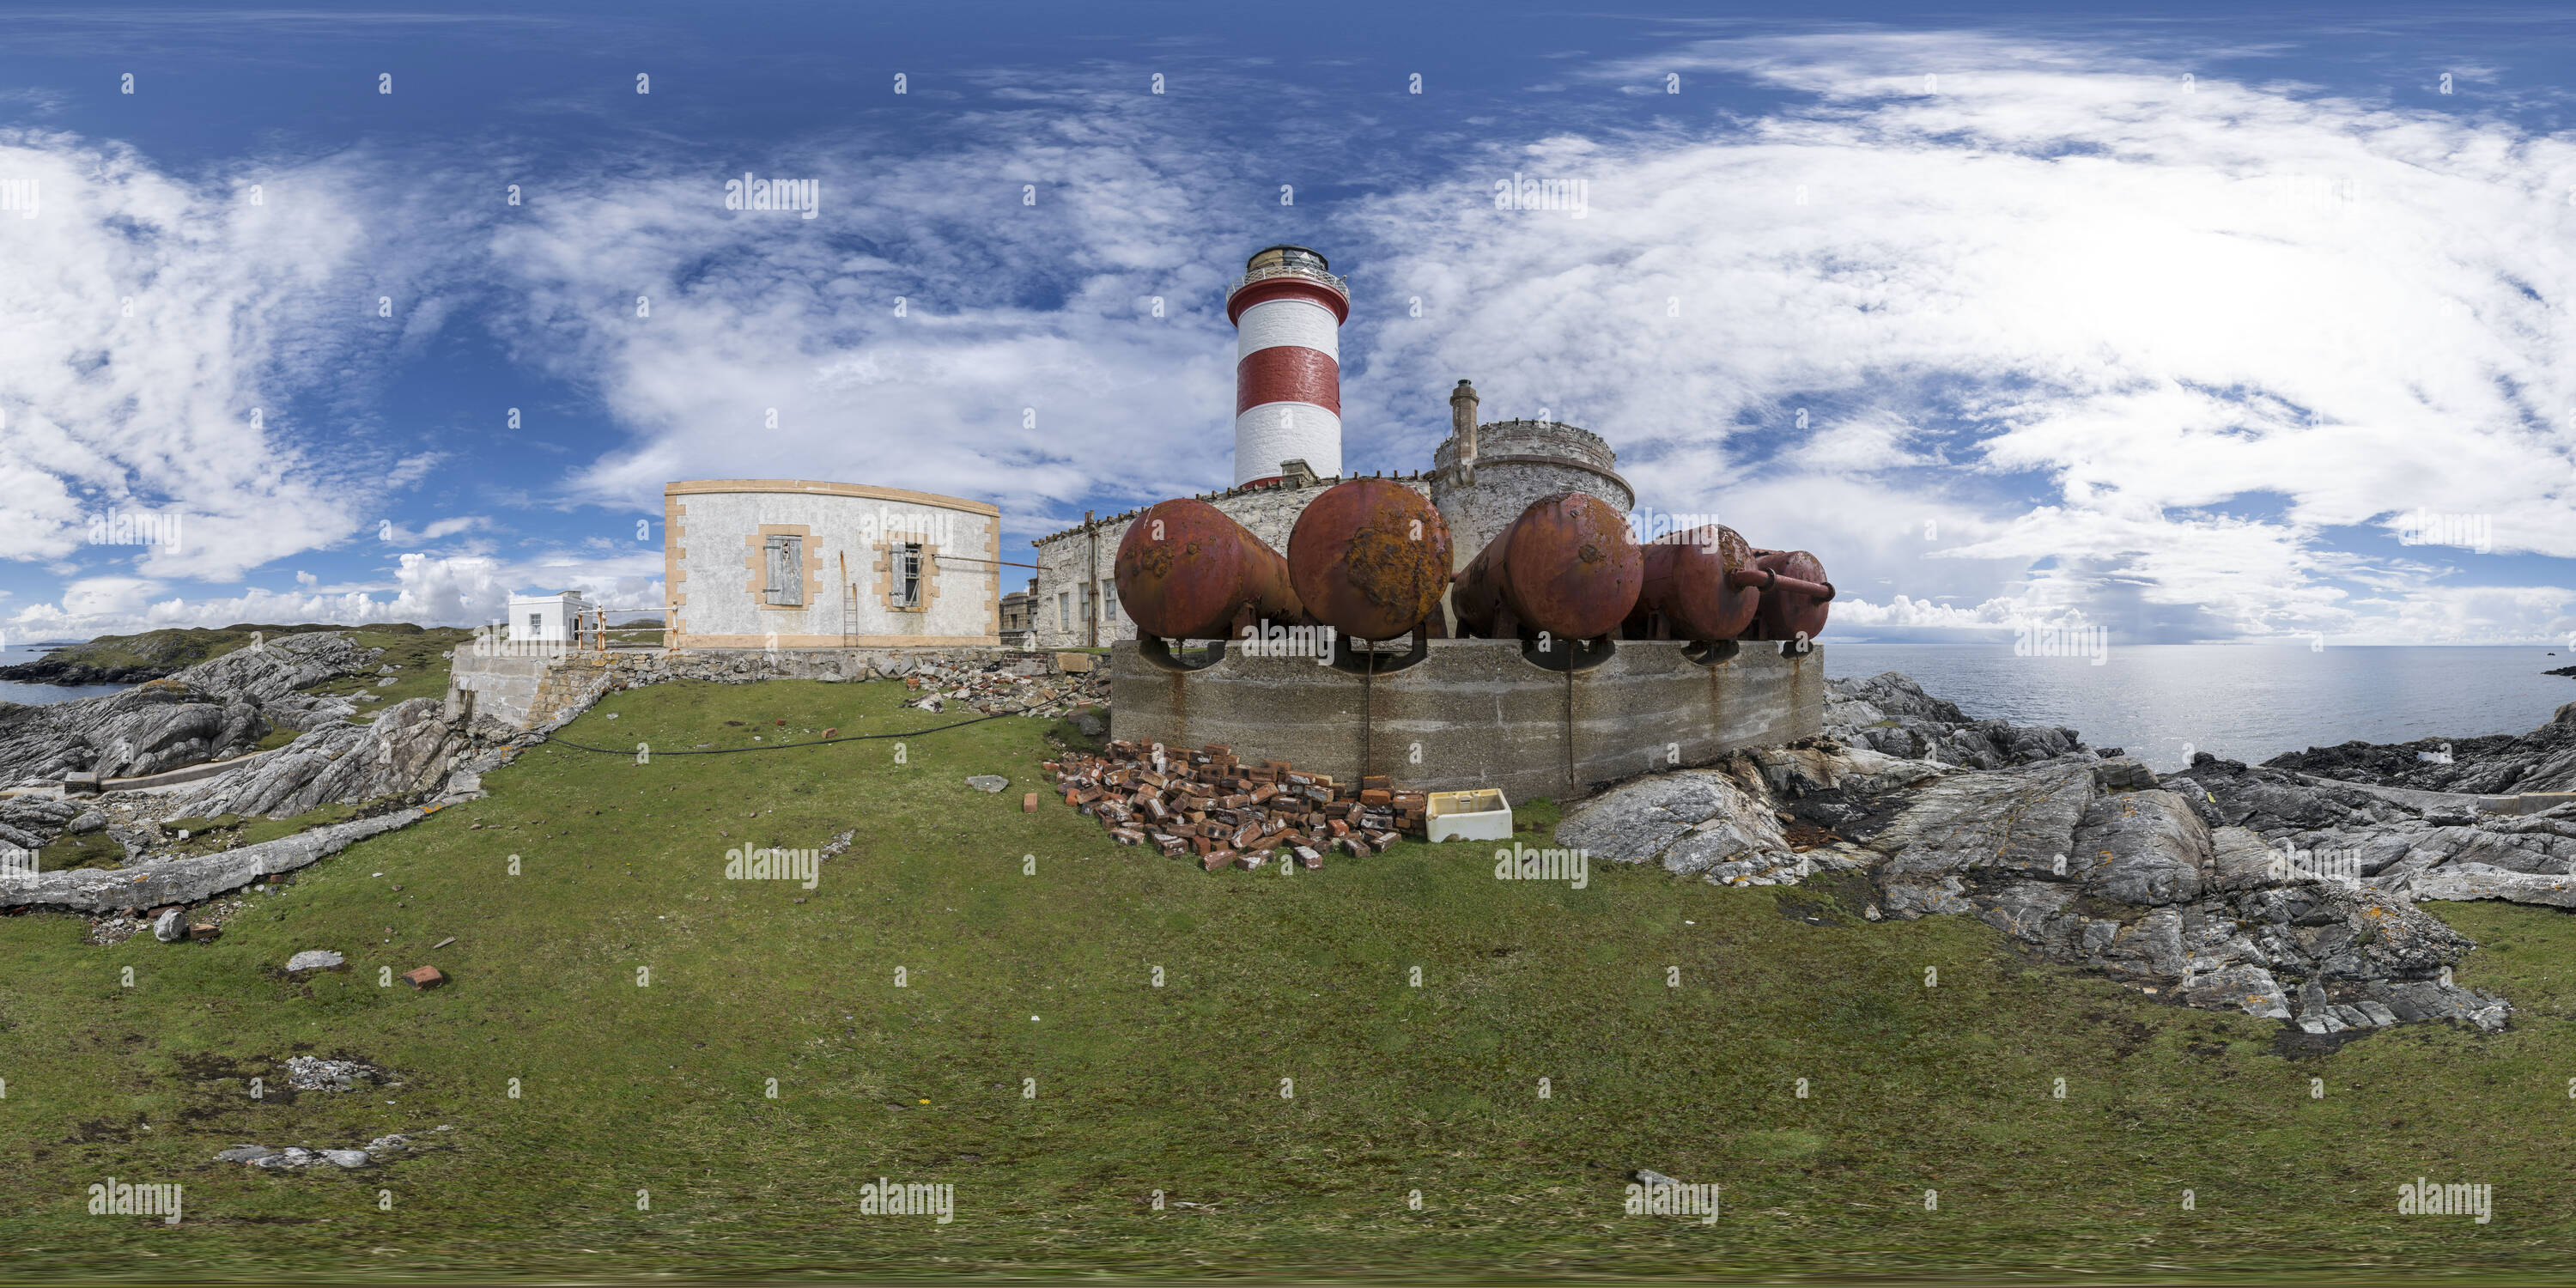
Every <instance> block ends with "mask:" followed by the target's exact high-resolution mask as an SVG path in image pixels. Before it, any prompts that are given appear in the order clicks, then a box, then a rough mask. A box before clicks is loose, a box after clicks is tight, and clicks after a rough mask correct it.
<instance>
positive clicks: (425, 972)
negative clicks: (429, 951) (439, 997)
mask: <svg viewBox="0 0 2576 1288" xmlns="http://www.w3.org/2000/svg"><path fill="white" fill-rule="evenodd" d="M402 981H403V982H404V983H406V984H409V985H411V986H412V987H413V988H436V987H438V986H439V985H441V984H444V983H446V982H447V977H446V976H445V975H441V974H439V973H438V968H437V967H435V966H423V967H421V968H420V969H419V970H415V971H405V972H403V977H402Z"/></svg>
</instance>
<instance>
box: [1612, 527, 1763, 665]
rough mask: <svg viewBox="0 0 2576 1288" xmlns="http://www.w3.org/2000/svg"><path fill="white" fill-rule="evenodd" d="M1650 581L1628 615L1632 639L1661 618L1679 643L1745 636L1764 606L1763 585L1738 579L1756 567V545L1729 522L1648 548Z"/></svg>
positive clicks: (1680, 534) (1679, 534) (1676, 535)
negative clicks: (1656, 616) (1749, 583)
mask: <svg viewBox="0 0 2576 1288" xmlns="http://www.w3.org/2000/svg"><path fill="white" fill-rule="evenodd" d="M1645 559H1646V564H1645V582H1644V584H1643V585H1642V586H1640V587H1639V589H1638V591H1637V607H1636V609H1635V610H1634V611H1633V612H1631V613H1630V614H1629V615H1628V624H1629V627H1630V628H1631V630H1630V638H1632V639H1633V638H1641V635H1640V634H1639V633H1640V632H1643V631H1645V630H1647V629H1650V627H1651V619H1652V617H1653V615H1655V614H1658V613H1660V614H1662V615H1663V619H1664V626H1665V628H1666V630H1667V631H1668V632H1669V633H1670V634H1671V636H1672V638H1674V639H1684V640H1696V641H1698V642H1700V643H1703V644H1714V643H1717V642H1718V641H1720V640H1731V639H1734V638H1735V637H1736V636H1738V635H1742V634H1743V633H1744V632H1745V630H1746V629H1747V628H1749V627H1751V626H1752V625H1753V614H1754V612H1755V611H1756V610H1758V609H1759V608H1760V607H1761V606H1762V591H1761V589H1760V587H1758V586H1749V585H1744V584H1742V583H1741V582H1740V581H1739V580H1738V579H1736V578H1735V577H1734V576H1733V574H1735V573H1738V572H1746V571H1750V570H1752V568H1753V545H1752V543H1751V542H1748V541H1746V540H1745V539H1744V538H1743V537H1742V536H1740V535H1738V534H1737V533H1736V531H1735V529H1733V528H1730V527H1728V526H1726V525H1725V524H1723V523H1712V524H1708V525H1706V526H1704V527H1698V528H1692V529H1690V530H1689V531H1686V532H1676V533H1673V534H1672V535H1671V536H1668V537H1664V538H1661V539H1659V540H1656V541H1650V542H1648V543H1646V546H1645Z"/></svg>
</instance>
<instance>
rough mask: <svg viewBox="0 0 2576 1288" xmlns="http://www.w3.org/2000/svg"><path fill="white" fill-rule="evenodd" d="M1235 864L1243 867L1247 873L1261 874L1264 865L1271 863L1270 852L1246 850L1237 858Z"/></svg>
mask: <svg viewBox="0 0 2576 1288" xmlns="http://www.w3.org/2000/svg"><path fill="white" fill-rule="evenodd" d="M1235 862H1237V863H1239V864H1241V865H1243V870H1244V871H1246V872H1259V871H1260V870H1261V869H1262V866H1263V865H1265V864H1267V863H1269V862H1270V851H1268V850H1246V851H1244V852H1243V853H1242V854H1241V855H1239V856H1237V857H1236V859H1235Z"/></svg>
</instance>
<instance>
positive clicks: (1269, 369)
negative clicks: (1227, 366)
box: [1225, 246, 1351, 487]
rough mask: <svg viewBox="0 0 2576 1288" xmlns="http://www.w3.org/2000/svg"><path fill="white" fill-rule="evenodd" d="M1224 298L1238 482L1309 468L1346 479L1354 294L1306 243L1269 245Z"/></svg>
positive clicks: (1317, 474)
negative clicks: (1345, 361) (1345, 331)
mask: <svg viewBox="0 0 2576 1288" xmlns="http://www.w3.org/2000/svg"><path fill="white" fill-rule="evenodd" d="M1243 267H1244V273H1243V276H1242V277H1241V278H1238V279H1236V281H1235V283H1234V286H1233V288H1232V289H1231V290H1228V291H1227V292H1226V296H1225V315H1226V317H1227V318H1228V319H1229V320H1231V321H1232V322H1233V323H1234V330H1235V363H1234V482H1235V485H1236V486H1238V487H1240V486H1242V485H1243V484H1246V483H1261V482H1267V481H1269V480H1271V479H1276V478H1279V477H1280V476H1281V475H1282V474H1283V473H1285V471H1284V470H1283V469H1282V468H1281V467H1282V463H1283V462H1287V461H1304V462H1305V463H1306V467H1307V468H1308V469H1311V470H1313V471H1314V472H1315V474H1316V476H1317V477H1320V478H1332V477H1335V476H1337V475H1339V474H1340V473H1341V472H1342V347H1341V340H1340V336H1341V328H1342V323H1343V321H1344V320H1345V319H1347V318H1349V317H1350V315H1351V293H1350V291H1349V289H1348V288H1346V287H1344V286H1343V284H1342V279H1340V278H1338V277H1335V276H1333V275H1332V273H1331V272H1329V271H1327V270H1328V269H1329V268H1330V265H1328V264H1326V263H1325V262H1324V257H1323V256H1321V255H1318V254H1316V253H1315V252H1313V251H1311V250H1308V249H1306V248H1305V247H1303V246H1273V247H1270V248H1269V249H1267V250H1264V251H1262V252H1261V253H1260V254H1258V255H1255V256H1253V257H1252V258H1251V260H1249V261H1248V262H1246V263H1245V264H1244V266H1243Z"/></svg>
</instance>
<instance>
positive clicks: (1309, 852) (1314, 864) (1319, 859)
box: [1289, 845, 1324, 872]
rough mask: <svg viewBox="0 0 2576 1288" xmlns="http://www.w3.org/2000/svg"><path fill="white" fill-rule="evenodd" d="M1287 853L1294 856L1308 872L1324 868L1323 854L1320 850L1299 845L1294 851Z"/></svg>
mask: <svg viewBox="0 0 2576 1288" xmlns="http://www.w3.org/2000/svg"><path fill="white" fill-rule="evenodd" d="M1289 853H1291V854H1294V855H1296V856H1297V861H1298V862H1299V863H1302V864H1304V865H1306V870H1307V871H1309V872H1312V871H1314V870H1316V869H1317V868H1320V867H1322V866H1324V853H1323V851H1321V850H1317V849H1314V848H1312V847H1310V846H1304V845H1300V846H1298V847H1296V848H1295V849H1293V850H1290V851H1289Z"/></svg>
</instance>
